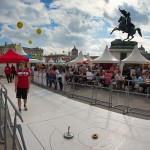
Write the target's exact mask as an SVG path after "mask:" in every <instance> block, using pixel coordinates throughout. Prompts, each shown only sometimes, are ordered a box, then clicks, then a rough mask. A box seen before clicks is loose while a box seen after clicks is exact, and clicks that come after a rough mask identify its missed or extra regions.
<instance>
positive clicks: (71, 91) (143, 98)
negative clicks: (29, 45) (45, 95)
mask: <svg viewBox="0 0 150 150" xmlns="http://www.w3.org/2000/svg"><path fill="white" fill-rule="evenodd" d="M77 78H78V80H76V79H77ZM84 79H86V81H83V80H84ZM103 80H104V79H101V78H100V77H96V76H95V77H93V80H91V81H90V80H87V77H86V76H79V75H73V76H72V78H71V80H68V81H66V80H65V78H64V75H62V81H61V82H62V84H63V89H62V91H61V90H60V89H59V81H58V80H57V79H56V80H54V79H50V78H49V77H47V76H46V73H41V72H34V74H33V77H32V81H33V82H34V83H36V84H38V85H42V86H44V87H49V86H50V84H49V83H50V82H51V83H52V86H51V87H49V88H50V89H54V91H55V92H59V93H61V94H64V95H66V96H68V97H75V98H78V99H82V100H83V101H87V102H89V103H90V104H91V105H102V106H106V107H109V108H113V109H119V110H121V111H122V112H123V113H124V114H125V113H137V114H141V115H145V116H150V94H149V93H150V92H149V90H150V83H145V85H144V83H141V86H139V87H138V88H137V87H136V86H135V85H136V82H135V81H133V80H117V81H116V80H111V82H110V85H109V86H105V85H102V84H101V82H102V81H103ZM55 83H57V90H56V89H55ZM120 85H121V86H120ZM143 85H144V86H143ZM142 87H143V89H144V88H145V92H146V93H142V91H141V90H142Z"/></svg>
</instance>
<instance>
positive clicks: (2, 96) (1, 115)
mask: <svg viewBox="0 0 150 150" xmlns="http://www.w3.org/2000/svg"><path fill="white" fill-rule="evenodd" d="M0 86H1V87H0V127H1V140H0V144H3V145H4V150H8V142H10V141H8V132H10V136H11V137H12V147H11V149H12V150H18V149H19V148H18V146H17V144H16V129H18V132H19V134H20V137H21V141H22V145H23V149H24V150H26V145H25V141H24V138H23V134H22V130H21V126H20V125H18V124H17V116H18V117H19V119H20V120H21V121H22V122H23V118H22V116H21V114H20V112H19V111H18V109H17V107H16V106H15V105H14V103H13V102H12V101H11V99H10V98H9V97H8V91H7V89H6V88H5V86H3V84H2V83H0ZM8 105H10V106H11V107H12V108H13V110H14V112H15V113H14V120H13V123H12V121H11V117H10V113H9V108H8ZM8 130H9V131H8ZM10 143H11V142H10ZM9 145H10V144H9ZM21 149H22V148H21ZM9 150H10V147H9Z"/></svg>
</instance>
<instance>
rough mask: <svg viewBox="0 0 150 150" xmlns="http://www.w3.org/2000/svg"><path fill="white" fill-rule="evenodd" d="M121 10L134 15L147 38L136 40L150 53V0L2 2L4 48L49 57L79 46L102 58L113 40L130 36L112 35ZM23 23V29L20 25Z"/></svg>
mask: <svg viewBox="0 0 150 150" xmlns="http://www.w3.org/2000/svg"><path fill="white" fill-rule="evenodd" d="M118 8H120V9H125V10H126V11H128V12H130V13H131V19H132V22H133V23H134V24H135V26H136V28H141V30H142V35H143V37H140V36H139V34H138V33H136V34H135V38H134V39H133V40H134V41H137V42H138V46H140V45H143V47H145V49H146V50H147V51H149V52H150V28H149V27H150V14H149V13H150V1H149V0H0V45H4V44H5V42H7V43H8V44H10V43H16V44H19V43H21V44H22V46H24V47H41V48H43V49H44V53H45V54H50V53H52V52H53V53H55V52H56V53H57V54H58V53H62V50H65V53H68V51H70V50H71V49H72V48H73V47H74V45H75V46H76V48H77V49H78V50H79V51H83V53H84V54H86V53H90V55H100V54H101V53H102V52H103V51H104V49H105V46H106V45H109V46H110V42H111V41H113V40H114V39H124V38H126V36H127V34H123V33H122V32H119V31H116V32H114V33H113V34H112V35H110V32H111V30H112V29H113V28H114V27H116V26H118V19H119V18H120V16H121V13H120V11H119V10H118ZM19 21H21V22H23V24H24V27H23V28H22V29H18V28H17V26H16V24H17V22H19ZM37 28H41V30H42V34H41V35H38V34H36V29H37ZM28 40H32V41H33V44H31V45H30V44H28Z"/></svg>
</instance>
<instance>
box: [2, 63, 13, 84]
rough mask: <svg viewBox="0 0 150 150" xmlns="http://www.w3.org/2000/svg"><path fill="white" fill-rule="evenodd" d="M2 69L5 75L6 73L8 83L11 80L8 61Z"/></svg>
mask: <svg viewBox="0 0 150 150" xmlns="http://www.w3.org/2000/svg"><path fill="white" fill-rule="evenodd" d="M4 71H5V75H6V77H7V81H8V83H9V82H12V81H11V68H10V67H9V64H8V63H7V66H6V67H5V69H4Z"/></svg>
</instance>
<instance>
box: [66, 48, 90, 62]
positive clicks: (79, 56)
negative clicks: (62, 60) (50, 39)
mask: <svg viewBox="0 0 150 150" xmlns="http://www.w3.org/2000/svg"><path fill="white" fill-rule="evenodd" d="M86 60H87V59H86V58H85V57H84V56H83V53H82V51H80V53H79V55H78V57H77V58H75V59H74V60H72V61H70V62H68V64H71V65H72V64H77V63H82V62H83V61H86Z"/></svg>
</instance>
